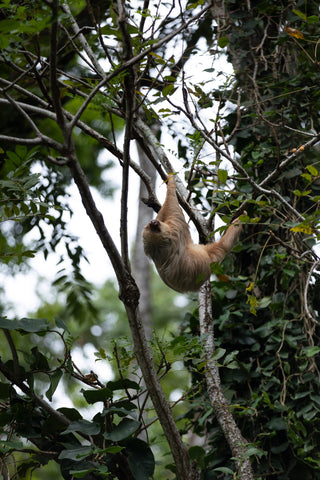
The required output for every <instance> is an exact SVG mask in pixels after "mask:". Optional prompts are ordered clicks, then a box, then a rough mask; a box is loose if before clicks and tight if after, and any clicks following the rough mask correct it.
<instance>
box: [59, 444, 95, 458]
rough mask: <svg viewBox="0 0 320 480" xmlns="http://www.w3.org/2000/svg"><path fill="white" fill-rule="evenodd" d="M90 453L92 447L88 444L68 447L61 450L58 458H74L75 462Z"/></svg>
mask: <svg viewBox="0 0 320 480" xmlns="http://www.w3.org/2000/svg"><path fill="white" fill-rule="evenodd" d="M91 453H92V447H91V446H90V445H88V446H85V447H78V448H70V449H66V450H62V452H60V455H59V457H58V458H60V460H62V459H64V458H68V459H69V460H75V461H76V462H80V460H82V459H83V458H84V457H87V456H88V455H90V454H91Z"/></svg>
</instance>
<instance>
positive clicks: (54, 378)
mask: <svg viewBox="0 0 320 480" xmlns="http://www.w3.org/2000/svg"><path fill="white" fill-rule="evenodd" d="M62 374H63V372H62V370H59V369H58V370H56V371H55V372H54V373H53V374H52V375H50V387H49V388H48V390H47V391H46V397H47V399H48V400H49V401H50V402H51V401H52V396H53V394H54V392H55V391H56V389H57V386H58V385H59V382H60V379H61V377H62Z"/></svg>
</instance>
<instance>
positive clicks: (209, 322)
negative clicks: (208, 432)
mask: <svg viewBox="0 0 320 480" xmlns="http://www.w3.org/2000/svg"><path fill="white" fill-rule="evenodd" d="M198 300H199V324H200V335H201V336H202V337H203V338H205V345H204V349H205V358H206V369H205V377H206V383H207V390H208V395H209V399H210V402H211V405H212V407H213V409H214V411H215V414H216V418H217V420H218V423H219V425H220V427H221V430H222V431H223V434H224V436H225V438H226V440H227V442H228V445H229V447H230V450H231V452H232V456H233V457H234V459H235V462H236V466H237V470H238V473H237V478H239V479H240V480H253V473H252V469H251V464H250V460H249V458H248V457H247V456H246V451H247V443H248V442H247V441H246V440H245V439H244V438H243V436H242V435H241V432H240V430H239V428H238V426H237V424H236V423H235V420H234V418H233V416H232V413H231V411H230V407H229V405H228V402H227V400H226V398H225V396H224V394H223V392H222V388H221V383H220V375H219V370H218V367H217V366H216V364H215V361H214V360H213V355H214V352H215V345H214V330H213V318H212V307H211V285H210V282H209V281H208V282H206V283H205V284H204V285H202V287H201V288H200V291H199V298H198ZM238 475H239V476H238Z"/></svg>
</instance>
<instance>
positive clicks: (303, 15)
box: [292, 9, 307, 22]
mask: <svg viewBox="0 0 320 480" xmlns="http://www.w3.org/2000/svg"><path fill="white" fill-rule="evenodd" d="M292 11H293V13H295V14H296V15H297V16H298V17H300V18H302V20H304V21H305V22H306V21H307V15H306V14H305V13H303V12H301V11H300V10H297V9H295V10H292Z"/></svg>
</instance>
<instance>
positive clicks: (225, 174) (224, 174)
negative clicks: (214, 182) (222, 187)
mask: <svg viewBox="0 0 320 480" xmlns="http://www.w3.org/2000/svg"><path fill="white" fill-rule="evenodd" d="M218 178H219V180H220V182H221V183H226V181H227V180H228V171H227V170H222V169H220V168H219V170H218Z"/></svg>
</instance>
